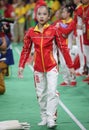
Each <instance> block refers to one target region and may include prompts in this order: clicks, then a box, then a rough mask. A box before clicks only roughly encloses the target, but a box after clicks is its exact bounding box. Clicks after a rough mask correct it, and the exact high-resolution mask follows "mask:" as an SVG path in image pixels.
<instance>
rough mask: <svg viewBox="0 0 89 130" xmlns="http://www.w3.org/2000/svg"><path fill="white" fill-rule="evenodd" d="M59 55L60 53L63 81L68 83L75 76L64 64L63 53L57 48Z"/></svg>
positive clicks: (73, 79)
mask: <svg viewBox="0 0 89 130" xmlns="http://www.w3.org/2000/svg"><path fill="white" fill-rule="evenodd" d="M59 55H60V64H61V67H62V69H63V79H64V82H66V83H67V84H69V83H70V82H73V81H75V76H73V75H71V74H70V71H69V68H68V66H67V65H66V62H65V59H64V57H63V54H62V52H61V51H60V50H59Z"/></svg>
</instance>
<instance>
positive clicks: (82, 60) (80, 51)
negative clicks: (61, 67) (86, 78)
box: [76, 29, 85, 74]
mask: <svg viewBox="0 0 89 130" xmlns="http://www.w3.org/2000/svg"><path fill="white" fill-rule="evenodd" d="M83 42H84V41H83V31H82V30H80V29H77V37H76V45H77V46H78V54H79V59H80V68H79V70H78V72H79V73H81V74H82V72H83V71H84V65H85V57H84V49H83Z"/></svg>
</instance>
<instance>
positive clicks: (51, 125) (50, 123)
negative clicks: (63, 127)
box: [47, 120, 57, 128]
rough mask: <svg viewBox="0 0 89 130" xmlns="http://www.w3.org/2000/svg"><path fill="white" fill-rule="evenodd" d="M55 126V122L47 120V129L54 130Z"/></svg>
mask: <svg viewBox="0 0 89 130" xmlns="http://www.w3.org/2000/svg"><path fill="white" fill-rule="evenodd" d="M56 126H57V124H56V122H55V121H54V120H49V121H48V122H47V127H48V128H54V127H56Z"/></svg>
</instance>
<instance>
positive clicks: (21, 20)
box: [14, 0, 26, 44]
mask: <svg viewBox="0 0 89 130" xmlns="http://www.w3.org/2000/svg"><path fill="white" fill-rule="evenodd" d="M14 13H15V16H14V19H15V24H14V43H15V44H16V43H23V37H24V31H25V20H26V16H25V15H26V9H25V2H24V0H18V4H17V6H16V8H15V9H14Z"/></svg>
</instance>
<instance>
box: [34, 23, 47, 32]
mask: <svg viewBox="0 0 89 130" xmlns="http://www.w3.org/2000/svg"><path fill="white" fill-rule="evenodd" d="M47 27H49V24H48V23H47V24H45V25H44V27H43V29H46V28H47ZM34 31H35V32H40V30H39V28H38V24H37V25H36V26H35V28H34Z"/></svg>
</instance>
